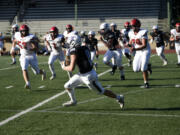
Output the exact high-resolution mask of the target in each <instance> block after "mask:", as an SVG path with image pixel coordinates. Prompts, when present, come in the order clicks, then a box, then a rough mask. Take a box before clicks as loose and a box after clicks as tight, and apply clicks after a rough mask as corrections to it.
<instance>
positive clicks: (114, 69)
mask: <svg viewBox="0 0 180 135" xmlns="http://www.w3.org/2000/svg"><path fill="white" fill-rule="evenodd" d="M116 69H117V65H114V66H113V67H112V71H111V75H114V73H115V71H116Z"/></svg>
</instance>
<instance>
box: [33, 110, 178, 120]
mask: <svg viewBox="0 0 180 135" xmlns="http://www.w3.org/2000/svg"><path fill="white" fill-rule="evenodd" d="M33 112H38V113H47V112H49V113H61V114H84V115H116V116H135V117H137V116H140V117H173V118H180V115H171V114H169V115H168V114H141V113H120V112H117V113H113V112H94V111H93V112H85V111H44V110H42V111H33Z"/></svg>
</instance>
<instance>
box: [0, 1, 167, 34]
mask: <svg viewBox="0 0 180 135" xmlns="http://www.w3.org/2000/svg"><path fill="white" fill-rule="evenodd" d="M163 1H164V0H151V1H149V0H138V1H137V0H111V1H109V0H81V1H80V2H79V3H78V21H77V22H76V21H75V16H74V4H68V2H67V0H36V2H35V5H33V6H32V5H30V2H29V3H28V2H27V3H28V5H26V8H25V12H24V16H23V18H22V22H21V23H26V24H28V25H29V26H30V28H31V32H32V33H38V34H40V35H43V34H44V33H46V32H47V31H48V30H49V28H50V27H51V26H52V25H55V26H57V27H58V28H59V29H60V31H64V29H65V25H66V24H72V25H73V26H75V29H76V30H77V31H80V30H85V31H89V30H94V31H97V30H98V28H99V25H100V24H101V23H102V22H108V23H111V22H115V23H117V24H118V28H120V29H121V28H123V24H124V22H125V21H128V20H131V19H132V18H133V17H138V18H139V19H140V20H141V21H142V27H144V28H146V29H151V26H152V25H154V24H158V20H159V15H160V10H161V5H162V4H161V3H162V2H163ZM0 3H1V5H2V9H0V11H1V10H2V11H4V12H2V13H3V15H2V17H3V16H4V18H5V19H6V20H8V21H9V22H11V20H12V19H13V17H14V16H15V15H16V13H17V10H18V9H17V6H15V5H13V4H11V5H8V3H7V1H6V0H1V2H0ZM7 6H8V8H6V7H7ZM9 8H12V9H13V10H11V11H10V10H8V9H9ZM7 10H8V11H7ZM1 20H2V19H1ZM8 25H10V23H9V24H8ZM4 28H5V29H7V27H4Z"/></svg>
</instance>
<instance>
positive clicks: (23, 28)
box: [19, 24, 29, 36]
mask: <svg viewBox="0 0 180 135" xmlns="http://www.w3.org/2000/svg"><path fill="white" fill-rule="evenodd" d="M19 31H20V33H21V35H22V36H27V35H29V27H28V26H27V25H26V24H23V25H21V27H20V28H19Z"/></svg>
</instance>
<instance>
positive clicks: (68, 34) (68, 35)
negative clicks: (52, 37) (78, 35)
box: [63, 31, 74, 39]
mask: <svg viewBox="0 0 180 135" xmlns="http://www.w3.org/2000/svg"><path fill="white" fill-rule="evenodd" d="M72 34H74V31H71V32H70V33H68V32H67V31H64V33H63V35H64V37H65V39H68V37H70V36H71V35H72Z"/></svg>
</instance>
